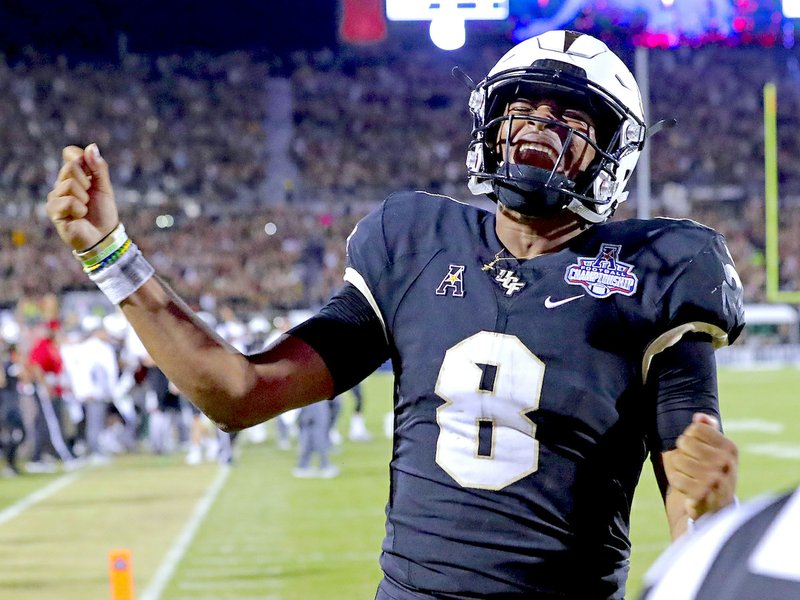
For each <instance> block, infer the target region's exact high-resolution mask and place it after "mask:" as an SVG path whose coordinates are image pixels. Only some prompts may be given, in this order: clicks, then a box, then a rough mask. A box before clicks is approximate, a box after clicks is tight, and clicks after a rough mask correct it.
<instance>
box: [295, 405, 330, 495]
mask: <svg viewBox="0 0 800 600" xmlns="http://www.w3.org/2000/svg"><path fill="white" fill-rule="evenodd" d="M333 402H334V400H323V401H321V402H315V403H313V404H309V405H308V406H304V407H302V408H301V409H300V411H299V412H298V414H297V428H298V434H297V452H298V455H297V466H296V467H295V468H294V470H293V471H292V475H294V476H295V477H298V478H311V477H320V478H322V479H331V478H333V477H336V476H337V475H339V468H338V467H337V466H336V465H334V464H332V463H331V459H330V449H331V422H332V421H333V408H334V407H333ZM315 462H316V464H314V463H315Z"/></svg>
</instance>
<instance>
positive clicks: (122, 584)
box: [108, 548, 134, 600]
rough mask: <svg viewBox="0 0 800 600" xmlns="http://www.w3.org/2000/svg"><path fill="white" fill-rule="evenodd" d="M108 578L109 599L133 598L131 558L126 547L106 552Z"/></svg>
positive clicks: (127, 599)
mask: <svg viewBox="0 0 800 600" xmlns="http://www.w3.org/2000/svg"><path fill="white" fill-rule="evenodd" d="M108 578H109V582H110V583H111V600H134V596H133V559H132V557H131V551H130V550H128V549H127V548H118V549H116V550H111V551H110V552H109V553H108Z"/></svg>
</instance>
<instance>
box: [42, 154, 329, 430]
mask: <svg viewBox="0 0 800 600" xmlns="http://www.w3.org/2000/svg"><path fill="white" fill-rule="evenodd" d="M63 160H64V164H63V166H62V167H61V170H60V171H59V174H58V179H57V181H56V183H55V185H54V187H53V190H52V191H51V192H50V194H49V195H48V198H47V214H48V216H49V217H50V219H51V220H52V222H53V224H54V225H55V227H56V230H57V231H58V234H59V236H60V237H61V239H62V240H63V241H64V242H65V243H66V244H67V246H69V247H70V248H71V249H72V250H73V251H74V253H75V254H76V257H77V258H78V259H79V260H81V262H82V264H83V265H84V271H87V273H89V274H90V277H92V279H93V280H95V281H96V282H98V285H100V287H101V289H102V290H103V291H104V292H105V293H106V295H108V296H109V297H110V298H111V299H112V301H114V302H116V303H118V304H119V305H120V307H121V308H122V311H123V313H124V314H125V316H126V317H127V319H128V320H129V321H130V323H131V325H132V326H133V328H134V330H135V331H136V333H137V334H138V336H139V337H140V338H141V340H142V343H143V344H144V346H145V348H147V351H148V352H149V353H150V355H151V356H152V357H153V359H154V360H155V362H156V364H158V366H159V367H160V368H161V369H162V370H163V371H164V373H165V374H166V375H167V377H168V378H169V379H170V380H171V381H173V382H174V383H175V385H177V386H178V388H179V389H180V390H181V391H182V392H183V393H184V394H185V395H186V396H187V397H188V398H189V399H191V400H192V402H194V403H195V404H196V405H197V407H198V408H200V410H202V411H203V412H204V413H205V414H206V415H208V416H209V418H211V419H212V420H213V421H214V422H216V423H217V424H218V425H219V427H220V428H222V429H224V430H228V431H233V430H238V429H242V428H245V427H249V426H251V425H254V424H256V423H259V422H261V421H264V420H267V419H269V418H271V417H274V416H275V415H278V414H280V413H281V412H284V411H285V410H288V409H291V408H296V407H299V406H303V405H306V404H310V403H312V402H315V401H318V400H322V399H325V398H328V397H330V396H331V395H332V393H333V380H332V377H331V374H330V372H329V371H328V368H327V367H326V365H325V363H324V361H323V360H322V358H321V357H320V356H319V355H318V354H317V353H316V352H315V351H314V350H313V349H312V348H311V347H310V346H309V345H308V344H306V343H305V342H303V341H301V340H299V339H297V338H295V337H292V336H289V335H284V336H282V337H281V338H280V339H279V340H277V341H276V342H275V343H274V344H273V345H272V346H271V347H270V348H268V349H267V350H266V351H264V352H262V353H260V354H257V355H253V356H245V355H243V354H242V353H240V352H239V351H237V350H236V349H234V348H233V347H232V346H230V345H229V344H227V343H226V342H225V341H224V340H222V339H221V338H220V337H219V336H218V335H217V334H216V333H215V332H214V331H213V330H211V329H210V328H209V327H208V326H206V325H205V324H204V323H203V322H202V320H201V319H199V318H198V317H197V316H196V315H195V314H194V313H193V311H192V310H191V309H190V308H189V307H188V306H187V305H186V303H185V302H183V301H182V300H181V299H180V298H179V297H178V296H177V295H176V294H175V293H174V292H173V291H172V290H171V289H170V288H169V287H168V286H167V285H166V284H165V283H164V282H162V281H161V280H160V279H159V278H158V277H157V276H154V275H153V270H152V267H150V266H149V264H147V262H146V260H145V259H144V258H143V257H142V256H141V254H140V253H139V251H138V249H136V247H135V245H128V246H120V248H119V249H118V250H117V251H115V252H113V253H112V254H116V253H118V252H119V251H120V250H121V251H122V254H121V256H122V258H120V259H119V260H116V259H115V258H114V256H113V255H109V256H103V254H104V253H105V252H106V251H112V250H114V247H115V246H110V245H108V244H110V242H109V240H110V239H113V238H114V237H115V236H116V238H117V241H116V242H114V244H115V245H117V244H123V243H124V242H123V241H122V240H123V236H124V239H127V234H126V233H125V232H124V230H120V228H119V227H118V225H119V216H118V212H117V206H116V203H115V201H114V191H113V188H112V185H111V180H110V177H109V171H108V164H107V163H106V162H105V160H104V159H103V158H102V157H101V156H100V152H99V151H98V149H97V146H96V145H95V144H91V145H89V146H88V147H86V148H85V149H81V148H78V147H76V146H70V147H67V148H65V149H64V152H63ZM109 236H111V238H110V237H109ZM123 248H124V249H123ZM123 259H124V261H123ZM97 261H99V262H97Z"/></svg>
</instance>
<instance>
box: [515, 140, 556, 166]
mask: <svg viewBox="0 0 800 600" xmlns="http://www.w3.org/2000/svg"><path fill="white" fill-rule="evenodd" d="M519 151H520V152H525V151H533V152H542V153H544V154H547V156H549V157H550V158H551V159H552V160H553V161H554V162H555V160H556V159H557V158H558V153H557V152H556V151H555V150H553V149H552V148H551V147H550V146H544V145H542V144H534V143H531V142H524V143H522V144H520V145H519Z"/></svg>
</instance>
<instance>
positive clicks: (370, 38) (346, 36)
mask: <svg viewBox="0 0 800 600" xmlns="http://www.w3.org/2000/svg"><path fill="white" fill-rule="evenodd" d="M339 37H341V39H342V40H343V41H345V42H347V43H348V44H371V43H375V42H380V41H383V40H384V39H385V38H386V17H385V16H384V14H383V2H382V0H341V16H340V20H339Z"/></svg>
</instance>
